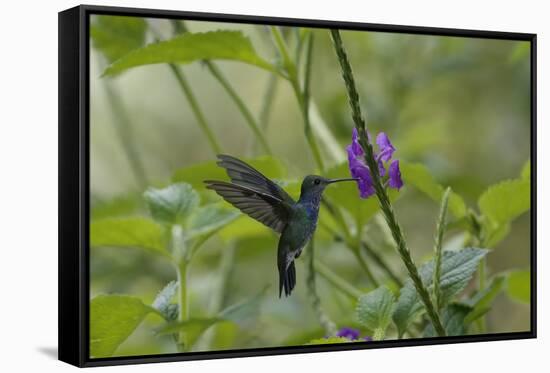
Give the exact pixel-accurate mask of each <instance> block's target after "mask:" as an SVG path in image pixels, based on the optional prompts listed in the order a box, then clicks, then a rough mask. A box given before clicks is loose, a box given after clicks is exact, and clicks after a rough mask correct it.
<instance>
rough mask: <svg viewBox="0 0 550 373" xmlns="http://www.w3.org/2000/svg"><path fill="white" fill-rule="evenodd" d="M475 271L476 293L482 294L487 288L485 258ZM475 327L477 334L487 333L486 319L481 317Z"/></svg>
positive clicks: (483, 316)
mask: <svg viewBox="0 0 550 373" xmlns="http://www.w3.org/2000/svg"><path fill="white" fill-rule="evenodd" d="M477 271H478V291H479V292H482V291H483V290H484V289H485V287H486V286H487V285H486V283H487V260H486V259H485V257H483V258H482V259H481V261H480V262H479V264H478V267H477ZM477 326H478V327H479V332H480V333H485V332H486V331H487V319H486V317H485V315H482V316H481V317H480V318H479V319H478V320H477Z"/></svg>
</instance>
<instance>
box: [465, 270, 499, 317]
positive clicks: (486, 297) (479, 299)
mask: <svg viewBox="0 0 550 373" xmlns="http://www.w3.org/2000/svg"><path fill="white" fill-rule="evenodd" d="M505 285H506V276H505V275H497V276H495V277H493V278H492V279H491V282H490V283H489V285H488V286H487V287H486V288H485V289H483V290H482V291H479V292H478V293H476V294H475V295H474V296H473V297H472V298H470V299H469V300H467V301H466V302H464V303H465V304H466V305H468V306H470V307H471V308H472V310H471V311H470V312H469V313H468V315H467V317H466V319H465V320H464V323H465V324H469V323H471V322H473V321H475V320H477V319H478V318H480V317H481V316H483V315H484V314H486V313H487V312H488V311H489V309H490V308H491V304H492V303H493V301H494V300H495V298H496V297H497V295H499V294H500V292H501V291H502V290H503V289H504V286H505Z"/></svg>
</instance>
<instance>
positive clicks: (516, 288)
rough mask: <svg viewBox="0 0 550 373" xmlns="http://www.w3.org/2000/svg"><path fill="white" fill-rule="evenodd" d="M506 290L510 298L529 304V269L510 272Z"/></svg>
mask: <svg viewBox="0 0 550 373" xmlns="http://www.w3.org/2000/svg"><path fill="white" fill-rule="evenodd" d="M506 291H507V293H508V296H509V297H510V298H511V299H514V300H517V301H519V302H521V303H527V304H529V303H530V302H531V271H529V270H525V271H514V272H511V273H510V275H509V277H508V288H507V289H506Z"/></svg>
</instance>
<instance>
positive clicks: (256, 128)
mask: <svg viewBox="0 0 550 373" xmlns="http://www.w3.org/2000/svg"><path fill="white" fill-rule="evenodd" d="M203 62H204V64H205V65H206V67H207V68H208V70H209V71H210V73H211V74H212V75H213V76H214V78H216V79H217V80H218V82H219V83H220V84H221V85H222V87H223V88H224V89H225V91H226V92H227V93H228V94H229V96H230V97H231V98H232V99H233V101H234V102H235V105H237V107H238V108H239V110H240V112H241V114H242V115H243V117H244V119H245V120H246V122H247V123H248V126H249V127H250V129H251V130H252V132H253V133H254V135H255V136H256V138H257V139H258V141H259V143H260V145H261V146H262V148H263V150H264V151H265V152H266V153H267V154H269V155H272V154H273V152H272V151H271V148H270V147H269V144H268V143H267V140H266V138H265V137H264V135H263V133H262V130H261V129H260V126H259V125H258V123H257V122H256V120H255V119H254V117H253V116H252V113H251V112H250V110H249V109H248V107H247V106H246V104H245V103H244V101H243V100H242V99H241V97H240V96H239V95H238V94H237V92H235V90H234V89H233V87H232V86H231V84H229V82H228V81H227V79H226V78H225V76H224V75H223V74H222V72H221V71H220V69H218V67H217V66H216V65H214V63H212V62H211V61H208V60H205V61H203Z"/></svg>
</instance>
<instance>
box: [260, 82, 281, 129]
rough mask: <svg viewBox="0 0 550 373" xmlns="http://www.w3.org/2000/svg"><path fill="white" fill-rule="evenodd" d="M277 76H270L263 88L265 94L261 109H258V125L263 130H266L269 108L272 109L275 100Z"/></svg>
mask: <svg viewBox="0 0 550 373" xmlns="http://www.w3.org/2000/svg"><path fill="white" fill-rule="evenodd" d="M278 81H279V80H278V78H277V75H275V74H270V75H269V80H268V82H267V87H266V88H265V93H264V95H263V98H262V108H261V109H260V116H259V117H260V125H261V126H262V129H263V130H266V129H267V126H268V124H269V116H270V114H271V108H272V107H273V101H274V98H275V92H276V91H277V82H278Z"/></svg>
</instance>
